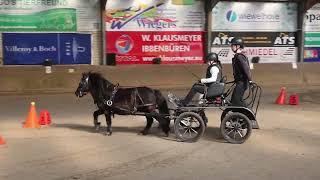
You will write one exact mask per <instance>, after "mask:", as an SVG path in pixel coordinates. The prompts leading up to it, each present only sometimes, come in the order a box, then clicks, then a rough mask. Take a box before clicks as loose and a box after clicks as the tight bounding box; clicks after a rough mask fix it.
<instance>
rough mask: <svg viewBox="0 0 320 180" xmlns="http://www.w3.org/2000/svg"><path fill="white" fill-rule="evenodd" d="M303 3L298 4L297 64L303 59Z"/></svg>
mask: <svg viewBox="0 0 320 180" xmlns="http://www.w3.org/2000/svg"><path fill="white" fill-rule="evenodd" d="M304 9H305V1H300V2H299V3H298V24H297V40H298V41H297V42H298V62H303V59H304V56H303V55H304V18H305V11H304Z"/></svg>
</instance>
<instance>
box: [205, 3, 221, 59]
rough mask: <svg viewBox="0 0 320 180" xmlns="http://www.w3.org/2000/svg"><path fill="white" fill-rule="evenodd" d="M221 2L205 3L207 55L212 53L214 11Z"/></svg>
mask: <svg viewBox="0 0 320 180" xmlns="http://www.w3.org/2000/svg"><path fill="white" fill-rule="evenodd" d="M218 2H219V0H210V1H205V13H206V20H205V21H206V22H205V31H206V32H207V33H206V35H205V46H206V51H205V55H207V54H208V53H210V52H211V39H212V9H213V8H214V6H215V5H216V4H217V3H218Z"/></svg>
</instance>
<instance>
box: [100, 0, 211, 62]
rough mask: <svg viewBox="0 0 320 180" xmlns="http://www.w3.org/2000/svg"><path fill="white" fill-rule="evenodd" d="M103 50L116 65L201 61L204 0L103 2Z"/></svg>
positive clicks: (122, 0)
mask: <svg viewBox="0 0 320 180" xmlns="http://www.w3.org/2000/svg"><path fill="white" fill-rule="evenodd" d="M105 21H106V31H107V32H106V37H107V40H106V48H107V49H106V51H107V53H115V54H116V62H117V64H150V63H152V60H153V59H154V58H156V57H160V58H161V60H162V63H170V64H177V63H203V54H204V52H203V51H204V47H203V42H204V39H203V35H204V24H205V12H204V2H203V1H201V0H150V1H140V0H117V1H116V0H112V1H108V2H107V5H106V20H105Z"/></svg>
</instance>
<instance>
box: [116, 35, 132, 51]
mask: <svg viewBox="0 0 320 180" xmlns="http://www.w3.org/2000/svg"><path fill="white" fill-rule="evenodd" d="M115 45H116V48H117V50H118V52H119V53H120V54H126V53H128V52H130V51H131V49H132V48H133V40H132V39H131V37H130V36H128V35H122V36H120V37H119V38H118V39H117V40H116V43H115Z"/></svg>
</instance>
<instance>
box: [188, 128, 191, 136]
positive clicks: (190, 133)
mask: <svg viewBox="0 0 320 180" xmlns="http://www.w3.org/2000/svg"><path fill="white" fill-rule="evenodd" d="M188 131H189V137H191V135H192V134H191V130H190V129H188Z"/></svg>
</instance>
